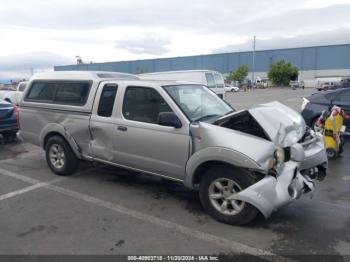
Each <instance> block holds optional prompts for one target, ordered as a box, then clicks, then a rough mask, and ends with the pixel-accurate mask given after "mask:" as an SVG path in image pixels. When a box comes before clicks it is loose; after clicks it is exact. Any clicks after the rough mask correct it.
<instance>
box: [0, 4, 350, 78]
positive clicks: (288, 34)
mask: <svg viewBox="0 0 350 262" xmlns="http://www.w3.org/2000/svg"><path fill="white" fill-rule="evenodd" d="M349 14H350V0H241V1H237V0H235V1H234V0H215V1H214V0H191V1H189V0H166V1H165V0H128V1H120V0H16V1H14V0H0V32H1V34H0V78H11V77H28V76H29V75H30V72H31V70H34V71H40V70H46V69H48V68H52V67H53V66H54V65H64V64H72V63H75V56H77V55H79V56H81V57H82V58H83V60H84V62H90V61H94V62H103V61H120V60H135V59H144V58H155V57H172V56H187V55H197V54H208V53H218V52H231V51H243V50H251V48H252V38H253V36H254V35H256V36H257V49H260V50H261V49H269V48H284V47H296V46H311V45H326V44H342V43H350V15H349Z"/></svg>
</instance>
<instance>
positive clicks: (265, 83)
mask: <svg viewBox="0 0 350 262" xmlns="http://www.w3.org/2000/svg"><path fill="white" fill-rule="evenodd" d="M255 87H256V88H263V89H265V88H268V87H269V79H268V78H260V77H257V79H256V80H255Z"/></svg>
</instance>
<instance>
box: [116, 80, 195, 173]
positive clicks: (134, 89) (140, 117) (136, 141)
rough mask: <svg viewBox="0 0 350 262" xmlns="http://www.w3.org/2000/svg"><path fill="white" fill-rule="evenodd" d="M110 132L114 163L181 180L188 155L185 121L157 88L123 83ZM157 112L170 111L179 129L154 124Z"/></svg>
mask: <svg viewBox="0 0 350 262" xmlns="http://www.w3.org/2000/svg"><path fill="white" fill-rule="evenodd" d="M119 91H122V92H123V94H122V96H119V98H121V99H122V100H123V101H122V102H120V103H119V105H118V107H119V109H118V113H119V114H120V115H119V116H118V119H117V128H116V130H115V132H114V140H115V145H116V159H117V162H118V163H120V164H122V165H125V166H128V167H132V168H136V169H140V170H143V171H147V172H152V173H155V174H159V175H163V176H167V177H171V178H175V179H179V180H182V179H183V178H184V175H185V167H186V162H187V160H188V157H189V150H190V136H189V122H188V120H187V119H186V118H185V117H184V116H183V114H182V113H181V112H180V111H179V109H178V108H177V106H176V105H175V103H174V102H173V101H172V100H171V99H170V98H169V97H168V96H167V95H166V92H165V91H164V90H163V89H162V88H161V87H159V86H158V87H149V86H147V87H146V86H124V87H123V89H122V90H119ZM160 112H174V113H175V114H176V115H177V117H178V118H179V119H180V121H181V123H182V127H181V128H174V127H170V126H161V125H159V124H158V116H159V113H160Z"/></svg>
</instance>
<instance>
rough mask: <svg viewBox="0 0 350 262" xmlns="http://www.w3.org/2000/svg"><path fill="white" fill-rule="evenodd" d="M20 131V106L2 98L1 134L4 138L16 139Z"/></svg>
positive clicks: (0, 108) (0, 113)
mask: <svg viewBox="0 0 350 262" xmlns="http://www.w3.org/2000/svg"><path fill="white" fill-rule="evenodd" d="M17 131H18V108H17V107H16V106H14V105H12V104H11V103H9V102H7V101H4V100H1V99H0V135H1V136H2V138H4V139H5V140H6V139H14V138H16V136H17Z"/></svg>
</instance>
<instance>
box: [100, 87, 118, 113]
mask: <svg viewBox="0 0 350 262" xmlns="http://www.w3.org/2000/svg"><path fill="white" fill-rule="evenodd" d="M117 90H118V86H117V85H115V84H106V85H105V86H104V87H103V90H102V93H101V97H100V102H99V104H98V110H97V114H98V115H99V116H102V117H111V115H112V112H113V107H114V104H115V97H116V95H117Z"/></svg>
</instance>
